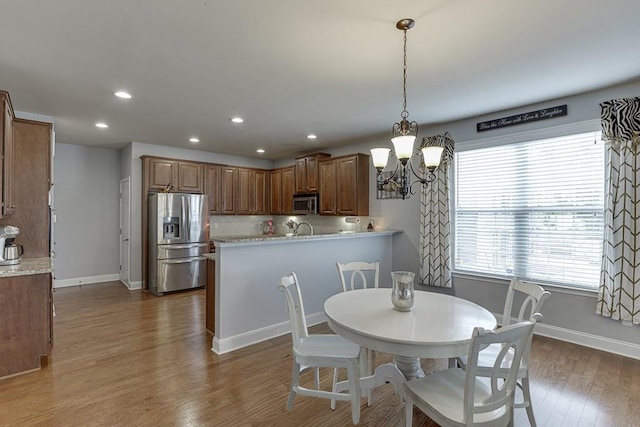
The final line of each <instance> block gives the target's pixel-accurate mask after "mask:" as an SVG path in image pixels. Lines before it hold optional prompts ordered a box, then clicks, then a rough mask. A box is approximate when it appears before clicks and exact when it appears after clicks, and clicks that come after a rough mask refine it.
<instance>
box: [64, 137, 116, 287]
mask: <svg viewBox="0 0 640 427" xmlns="http://www.w3.org/2000/svg"><path fill="white" fill-rule="evenodd" d="M55 149H56V155H55V158H54V180H53V181H54V193H55V200H56V204H55V207H56V218H57V220H56V223H55V227H54V242H55V244H54V251H55V282H54V284H55V286H56V287H60V286H68V285H77V284H80V283H82V284H86V283H92V282H96V281H104V280H117V278H118V270H119V260H118V228H119V224H118V222H119V191H120V188H119V182H120V160H119V152H118V151H117V150H112V149H106V148H96V147H85V146H80V145H71V144H56V147H55Z"/></svg>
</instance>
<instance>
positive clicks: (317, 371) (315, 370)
mask: <svg viewBox="0 0 640 427" xmlns="http://www.w3.org/2000/svg"><path fill="white" fill-rule="evenodd" d="M313 381H314V382H315V383H316V390H320V368H313Z"/></svg>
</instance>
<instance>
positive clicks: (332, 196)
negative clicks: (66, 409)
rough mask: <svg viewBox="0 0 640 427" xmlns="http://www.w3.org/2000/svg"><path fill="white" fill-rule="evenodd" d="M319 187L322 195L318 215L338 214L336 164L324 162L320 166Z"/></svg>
mask: <svg viewBox="0 0 640 427" xmlns="http://www.w3.org/2000/svg"><path fill="white" fill-rule="evenodd" d="M318 186H319V187H320V195H319V198H320V199H319V201H318V213H319V214H320V215H335V214H336V194H337V191H338V190H337V188H336V162H335V160H329V161H323V162H320V163H319V164H318Z"/></svg>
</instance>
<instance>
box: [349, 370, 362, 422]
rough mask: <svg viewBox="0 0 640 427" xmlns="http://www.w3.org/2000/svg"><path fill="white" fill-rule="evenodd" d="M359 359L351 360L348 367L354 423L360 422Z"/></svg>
mask: <svg viewBox="0 0 640 427" xmlns="http://www.w3.org/2000/svg"><path fill="white" fill-rule="evenodd" d="M358 365H359V364H358V361H357V360H351V364H350V365H349V366H348V367H347V375H348V376H349V394H350V395H351V418H352V420H353V423H354V424H358V423H359V422H360V368H359V366H358Z"/></svg>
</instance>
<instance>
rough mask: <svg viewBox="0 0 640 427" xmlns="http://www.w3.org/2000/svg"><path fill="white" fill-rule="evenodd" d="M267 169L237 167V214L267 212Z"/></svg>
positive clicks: (262, 213) (263, 213)
mask: <svg viewBox="0 0 640 427" xmlns="http://www.w3.org/2000/svg"><path fill="white" fill-rule="evenodd" d="M267 191H268V189H267V171H266V170H261V169H248V168H238V198H237V200H236V213H237V214H239V215H265V214H267V212H268V211H267V194H268V193H267Z"/></svg>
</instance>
